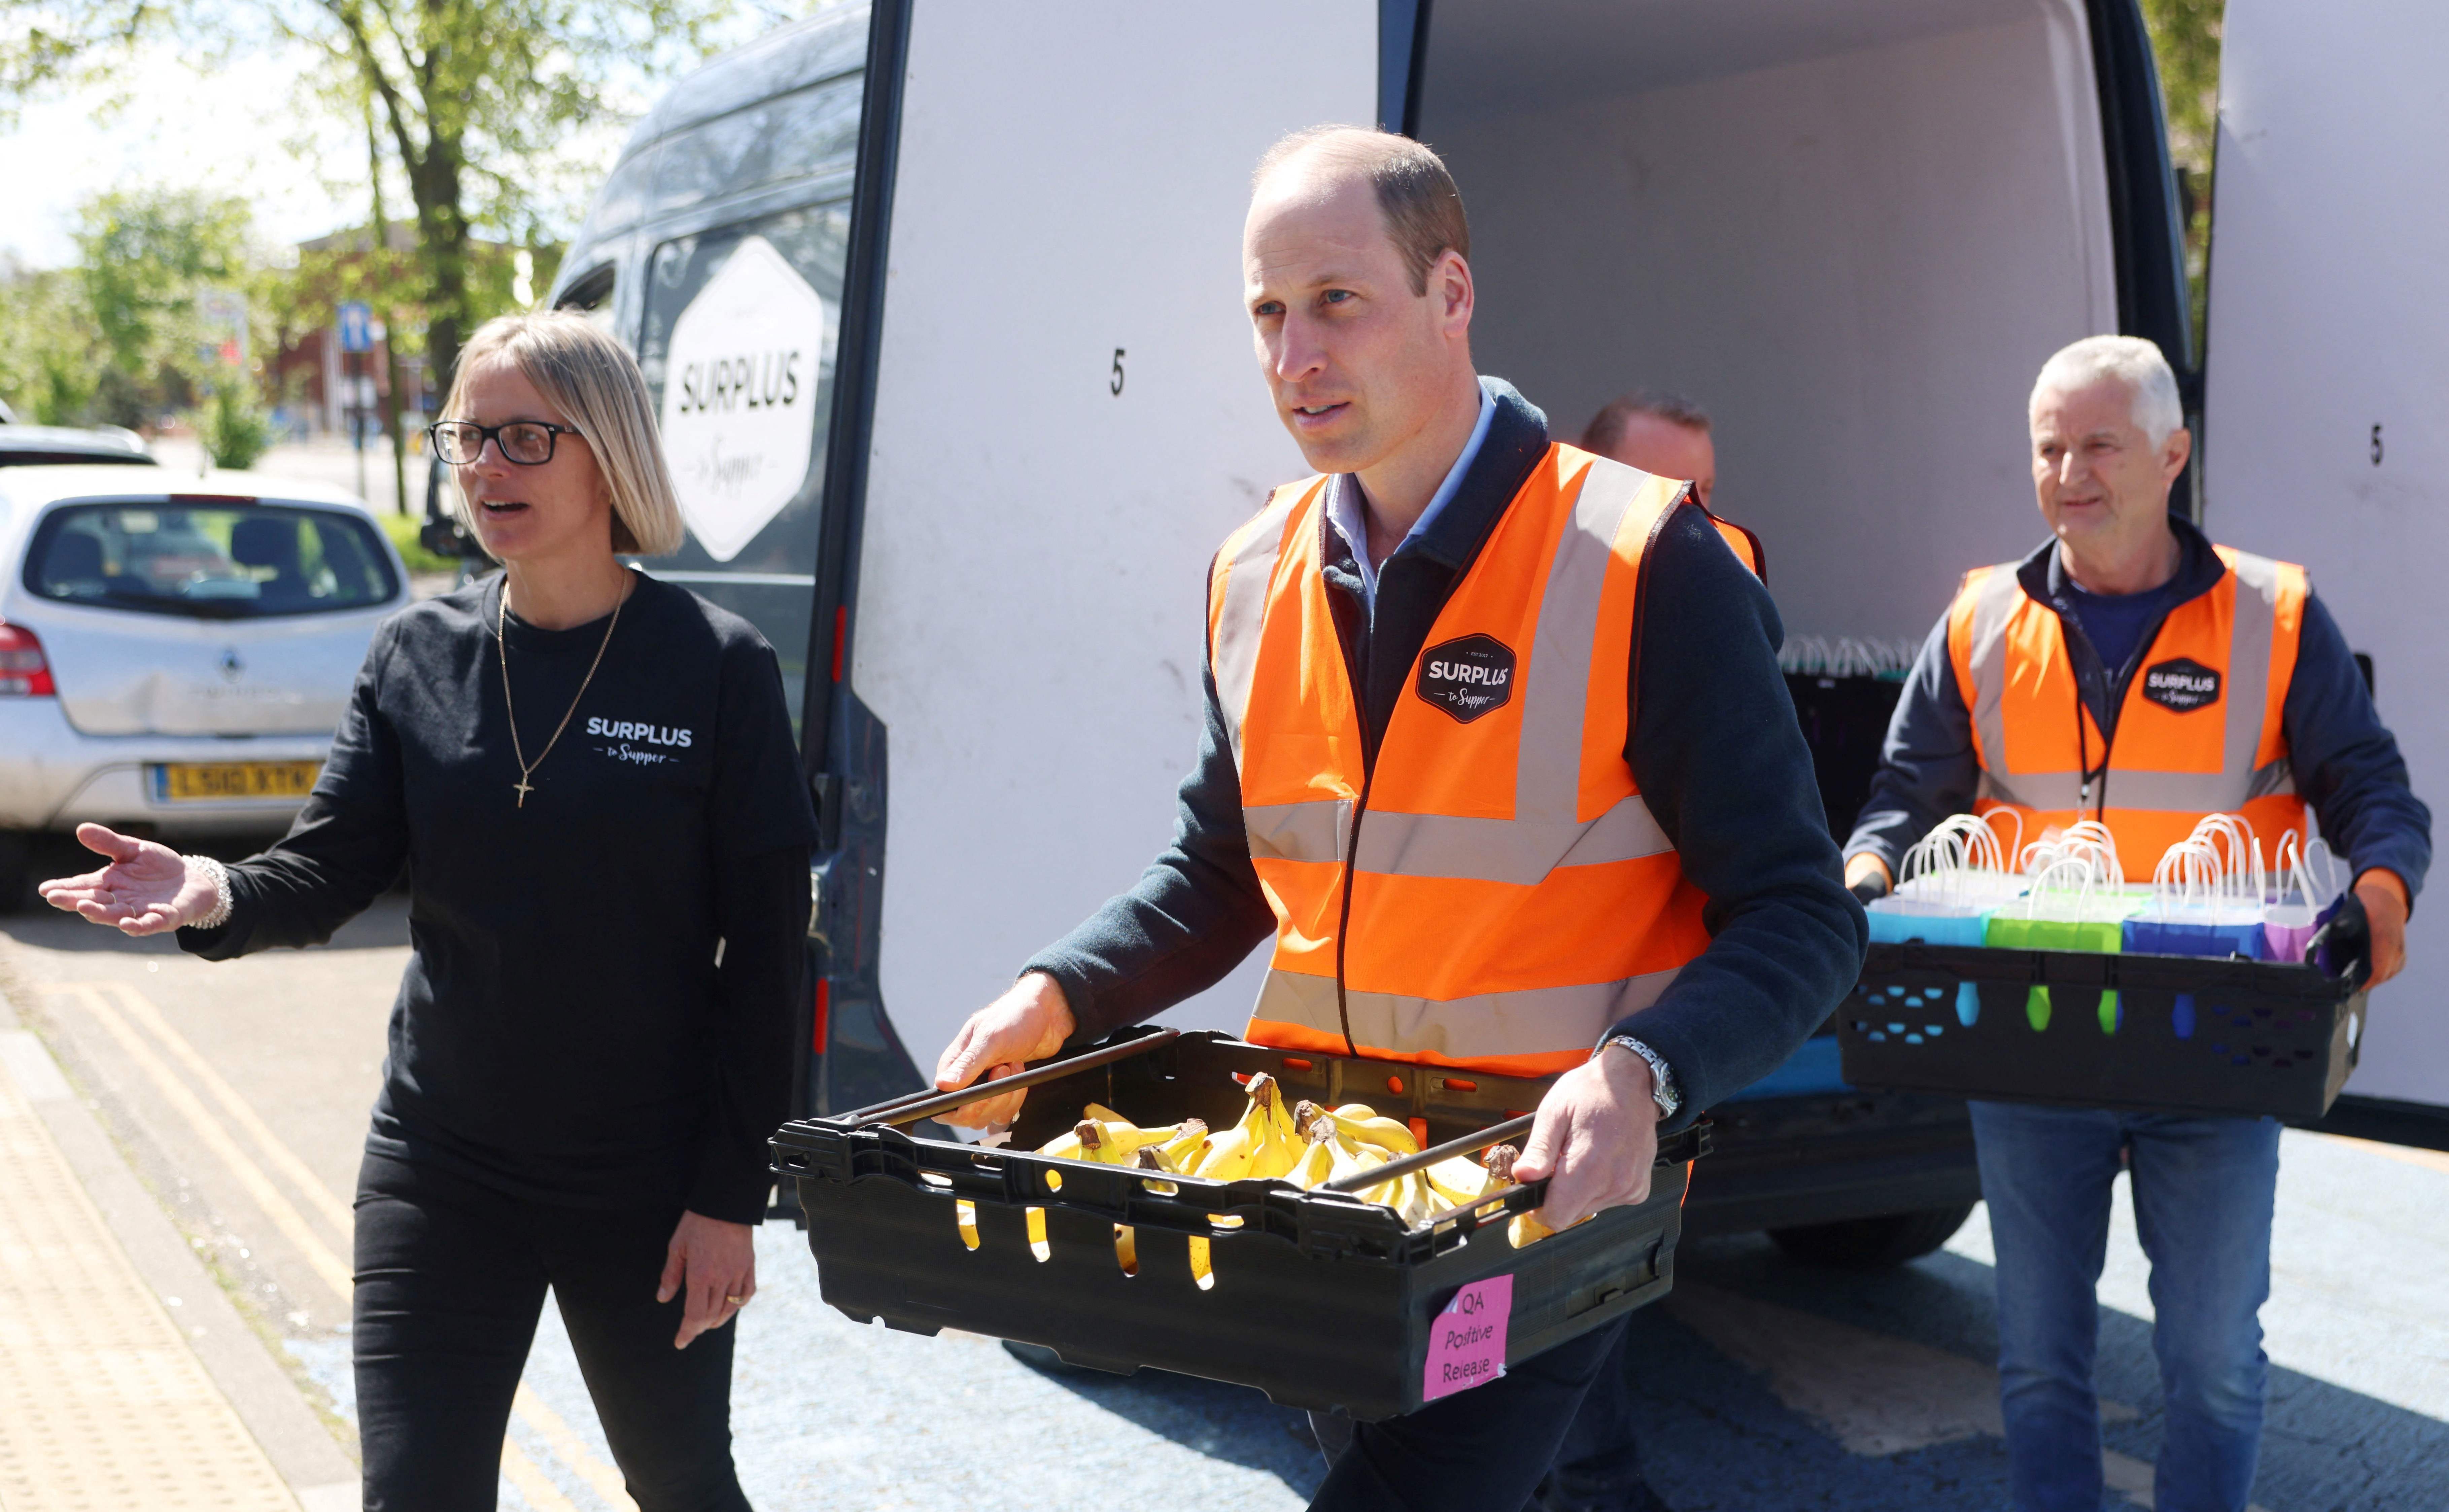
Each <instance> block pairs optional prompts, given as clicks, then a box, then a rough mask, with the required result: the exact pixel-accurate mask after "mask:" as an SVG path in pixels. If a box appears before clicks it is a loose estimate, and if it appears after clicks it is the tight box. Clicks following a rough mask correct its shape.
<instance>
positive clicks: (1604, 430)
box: [1582, 389, 1718, 507]
mask: <svg viewBox="0 0 2449 1512" xmlns="http://www.w3.org/2000/svg"><path fill="white" fill-rule="evenodd" d="M1582 450H1585V451H1595V452H1597V453H1598V454H1599V455H1600V456H1603V457H1608V458H1611V459H1613V460H1614V461H1617V462H1621V463H1623V464H1624V465H1625V466H1627V467H1629V468H1639V469H1641V470H1642V471H1644V472H1648V473H1653V474H1655V475H1656V476H1658V477H1662V478H1689V479H1690V480H1691V481H1692V491H1693V492H1694V493H1695V494H1698V495H1699V496H1700V500H1701V503H1702V505H1703V506H1704V507H1707V505H1708V503H1709V495H1710V493H1711V492H1712V491H1713V490H1714V489H1715V488H1717V486H1718V449H1717V448H1716V447H1715V446H1713V445H1712V444H1711V443H1710V440H1709V416H1708V414H1707V412H1706V411H1703V410H1702V408H1701V407H1700V406H1699V405H1697V404H1694V403H1693V402H1692V401H1691V400H1689V399H1687V398H1683V397H1681V396H1680V395H1677V394H1672V393H1653V392H1649V390H1646V389H1642V390H1636V391H1634V392H1631V393H1628V394H1626V395H1625V396H1624V397H1622V398H1620V399H1610V400H1609V401H1608V402H1607V404H1606V405H1605V406H1604V407H1603V408H1601V409H1600V411H1599V412H1598V413H1597V414H1594V415H1592V416H1591V423H1590V427H1589V429H1587V430H1585V431H1583V432H1582Z"/></svg>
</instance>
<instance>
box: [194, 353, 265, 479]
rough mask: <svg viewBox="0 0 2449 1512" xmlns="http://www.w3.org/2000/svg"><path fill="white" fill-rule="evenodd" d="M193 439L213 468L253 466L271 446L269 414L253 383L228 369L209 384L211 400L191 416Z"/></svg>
mask: <svg viewBox="0 0 2449 1512" xmlns="http://www.w3.org/2000/svg"><path fill="white" fill-rule="evenodd" d="M195 423H196V439H197V440H198V441H199V442H201V443H202V445H203V449H204V452H205V454H206V455H207V456H210V457H211V458H212V459H213V466H214V467H217V468H234V469H245V468H251V467H254V466H255V464H256V461H257V459H258V458H260V457H261V456H262V455H263V454H264V452H266V451H267V450H271V447H272V416H271V414H270V413H269V412H268V411H265V409H264V408H263V402H262V401H261V400H260V399H259V398H257V397H256V394H255V385H254V384H252V383H250V382H248V381H247V380H246V379H245V378H244V377H243V376H241V374H238V373H231V374H229V375H228V376H227V377H226V378H224V379H223V380H222V382H220V383H217V384H215V385H214V386H213V395H212V402H211V403H209V404H207V405H205V406H204V408H203V410H202V412H200V413H199V414H197V416H196V417H195Z"/></svg>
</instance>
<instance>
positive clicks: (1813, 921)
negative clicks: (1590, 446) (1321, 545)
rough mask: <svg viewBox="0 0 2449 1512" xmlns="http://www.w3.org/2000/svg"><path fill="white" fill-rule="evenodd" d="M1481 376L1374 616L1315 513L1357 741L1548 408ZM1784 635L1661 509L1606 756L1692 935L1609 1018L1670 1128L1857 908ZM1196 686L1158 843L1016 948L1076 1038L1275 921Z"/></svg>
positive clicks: (1776, 1028) (1128, 1012)
mask: <svg viewBox="0 0 2449 1512" xmlns="http://www.w3.org/2000/svg"><path fill="white" fill-rule="evenodd" d="M1490 386H1491V387H1492V388H1493V389H1494V391H1495V393H1496V413H1495V415H1494V419H1493V420H1492V422H1491V424H1490V427H1489V433H1488V438H1487V440H1486V441H1485V442H1483V443H1482V444H1481V446H1480V450H1479V453H1478V455H1477V456H1475V458H1473V460H1472V464H1471V466H1470V468H1468V469H1466V470H1465V471H1464V474H1463V479H1462V485H1461V487H1460V488H1459V489H1458V490H1457V491H1456V494H1455V496H1454V498H1453V499H1451V500H1450V501H1448V503H1447V505H1446V507H1445V508H1444V509H1442V510H1440V511H1439V512H1438V514H1437V516H1436V518H1435V519H1433V520H1432V521H1430V523H1429V526H1428V528H1426V529H1425V530H1423V531H1421V532H1420V533H1419V534H1418V535H1417V536H1415V537H1413V538H1411V539H1409V540H1407V541H1405V542H1404V543H1403V544H1402V545H1400V546H1398V547H1397V548H1396V551H1395V553H1394V555H1392V556H1390V557H1388V558H1387V559H1386V562H1385V564H1384V565H1383V566H1381V567H1380V568H1379V574H1378V601H1377V609H1376V620H1375V622H1374V623H1373V622H1372V621H1371V612H1370V609H1369V608H1368V606H1367V604H1366V603H1365V602H1364V601H1363V599H1362V597H1361V592H1360V577H1359V566H1358V565H1357V564H1356V563H1355V562H1353V561H1352V559H1351V556H1350V553H1349V550H1348V548H1345V547H1344V545H1343V543H1342V542H1341V540H1340V536H1339V535H1338V534H1337V533H1336V532H1333V531H1330V532H1328V535H1327V540H1328V543H1329V547H1330V554H1332V553H1333V552H1334V551H1335V550H1337V549H1343V552H1344V554H1343V557H1342V559H1341V560H1340V561H1338V562H1335V563H1333V564H1331V565H1329V566H1328V567H1327V569H1326V580H1327V584H1328V585H1329V586H1330V587H1332V588H1334V589H1336V590H1339V591H1337V592H1335V593H1333V594H1332V595H1330V597H1329V603H1331V604H1333V606H1334V608H1335V613H1336V623H1337V628H1338V629H1339V631H1340V633H1341V634H1342V636H1343V639H1344V653H1345V662H1346V665H1347V666H1350V667H1354V668H1357V669H1359V691H1360V703H1361V708H1362V718H1363V722H1364V729H1363V736H1364V742H1365V751H1366V754H1367V756H1368V758H1369V759H1372V760H1374V759H1375V756H1376V752H1377V747H1378V741H1379V737H1380V736H1382V734H1383V733H1384V731H1385V729H1386V724H1387V721H1388V720H1389V719H1390V718H1393V715H1394V709H1395V702H1396V699H1398V698H1400V697H1402V695H1403V691H1404V690H1405V689H1406V688H1408V687H1409V686H1411V684H1412V667H1413V663H1414V662H1415V661H1417V660H1418V657H1419V653H1420V648H1421V646H1422V644H1423V643H1424V642H1425V641H1426V640H1427V639H1428V634H1429V629H1430V627H1431V625H1432V624H1434V623H1435V622H1436V620H1437V614H1438V612H1439V611H1440V610H1442V609H1443V608H1444V607H1445V603H1446V600H1447V599H1448V597H1450V596H1451V595H1452V593H1453V591H1454V588H1455V585H1456V584H1457V583H1458V582H1459V581H1461V578H1462V575H1463V573H1464V572H1466V571H1467V570H1468V569H1469V568H1470V565H1471V564H1472V561H1473V560H1474V559H1475V557H1476V556H1477V555H1478V554H1479V549H1480V547H1481V545H1483V544H1484V543H1485V542H1486V541H1487V539H1488V537H1489V534H1490V532H1491V531H1492V530H1494V528H1495V526H1496V522H1497V520H1498V519H1499V518H1501V517H1502V516H1503V514H1504V512H1505V510H1506V508H1507V507H1508V506H1509V505H1510V504H1511V503H1512V502H1513V499H1514V494H1515V493H1516V492H1517V491H1519V489H1520V488H1521V487H1522V484H1523V481H1524V480H1525V479H1526V478H1528V477H1529V476H1530V474H1531V469H1533V466H1535V465H1536V464H1537V462H1538V461H1539V459H1540V457H1541V456H1542V455H1544V454H1545V453H1546V450H1547V447H1548V422H1547V417H1546V416H1545V415H1543V414H1541V413H1540V412H1539V411H1537V410H1536V409H1534V408H1533V407H1532V406H1531V405H1530V404H1529V403H1528V402H1527V401H1525V400H1524V399H1523V398H1522V396H1521V395H1520V394H1518V393H1516V392H1514V390H1513V389H1512V388H1510V387H1508V386H1506V385H1505V384H1502V383H1497V382H1494V381H1492V382H1491V385H1490ZM1199 602H1200V603H1202V604H1203V605H1204V604H1205V602H1206V600H1205V594H1204V593H1203V594H1202V595H1201V598H1200V601H1199ZM1783 639H1784V627H1783V626H1782V625H1781V624H1780V622H1779V620H1778V616H1777V608H1776V606H1775V605H1774V604H1773V603H1771V602H1770V601H1769V596H1768V593H1767V591H1766V590H1765V589H1764V588H1763V587H1762V585H1761V584H1760V582H1759V581H1758V580H1757V579H1755V578H1754V577H1753V576H1752V575H1751V573H1750V572H1748V571H1747V570H1745V567H1744V565H1743V564H1742V563H1740V562H1738V561H1737V560H1736V559H1735V556H1734V553H1733V552H1731V551H1729V550H1727V549H1726V543H1725V541H1724V540H1722V539H1721V538H1720V537H1719V535H1718V533H1717V530H1716V528H1715V527H1714V526H1712V525H1711V524H1710V523H1709V521H1708V519H1707V517H1706V516H1704V515H1703V514H1702V512H1701V511H1700V510H1699V509H1697V508H1682V509H1678V510H1677V511H1676V512H1675V516H1674V518H1672V519H1671V520H1670V521H1669V522H1668V524H1667V526H1665V528H1664V529H1663V531H1662V532H1661V533H1660V535H1659V537H1658V539H1657V541H1656V542H1655V543H1654V544H1653V545H1652V547H1651V549H1650V552H1649V556H1648V557H1647V559H1646V562H1645V566H1644V572H1643V586H1642V595H1641V600H1640V609H1639V616H1638V622H1636V623H1635V625H1634V627H1633V648H1634V654H1633V659H1632V679H1631V687H1630V688H1629V689H1628V690H1627V695H1628V697H1629V698H1630V699H1631V700H1632V706H1633V710H1634V718H1633V722H1632V729H1631V733H1630V735H1629V737H1628V738H1627V740H1626V742H1625V759H1626V760H1627V761H1629V763H1631V766H1632V771H1633V777H1634V780H1635V781H1637V782H1638V783H1639V784H1640V785H1641V794H1642V797H1643V799H1644V800H1645V801H1646V802H1647V803H1648V804H1649V809H1650V812H1651V813H1653V814H1655V815H1656V816H1657V819H1658V822H1659V825H1660V827H1661V828H1663V829H1664V830H1665V831H1666V833H1667V836H1668V839H1670V840H1672V841H1673V842H1674V843H1675V847H1676V850H1677V851H1678V852H1680V854H1681V856H1682V860H1683V866H1684V871H1685V874H1686V875H1687V876H1688V877H1690V878H1691V879H1692V883H1693V885H1694V886H1696V887H1698V888H1699V889H1700V890H1702V891H1703V892H1705V893H1707V895H1708V899H1709V903H1708V908H1707V913H1706V915H1705V918H1706V920H1707V925H1708V928H1709V930H1710V934H1711V939H1710V942H1709V947H1708V948H1707V950H1706V951H1704V952H1703V953H1702V955H1701V956H1700V958H1699V959H1698V960H1695V961H1693V962H1692V963H1691V964H1690V965H1688V966H1687V967H1685V968H1684V969H1683V971H1682V972H1681V973H1680V974H1678V976H1677V977H1676V979H1675V981H1674V983H1673V984H1672V985H1671V986H1668V989H1667V991H1666V993H1665V994H1664V995H1663V996H1661V997H1660V998H1659V1000H1658V1002H1657V1003H1655V1004H1653V1005H1650V1006H1649V1007H1648V1008H1645V1009H1643V1010H1641V1011H1640V1012H1639V1013H1637V1014H1635V1015H1633V1016H1632V1017H1631V1018H1629V1019H1627V1020H1626V1021H1625V1022H1624V1023H1623V1024H1620V1025H1618V1028H1619V1029H1620V1030H1621V1032H1623V1033H1627V1034H1631V1035H1636V1036H1638V1037H1639V1038H1640V1039H1641V1040H1642V1042H1643V1043H1646V1044H1648V1045H1649V1047H1650V1048H1651V1049H1653V1050H1656V1051H1657V1052H1658V1054H1659V1056H1660V1057H1661V1058H1662V1059H1664V1060H1665V1061H1666V1062H1667V1063H1668V1066H1669V1067H1670V1068H1671V1069H1672V1071H1673V1072H1674V1076H1675V1081H1676V1085H1677V1087H1678V1088H1679V1089H1680V1090H1681V1091H1682V1093H1683V1095H1684V1107H1683V1110H1682V1111H1681V1113H1680V1114H1679V1115H1678V1117H1677V1118H1676V1120H1674V1121H1673V1122H1671V1123H1669V1124H1668V1125H1667V1127H1668V1128H1669V1129H1672V1128H1675V1127H1680V1126H1681V1125H1682V1124H1684V1123H1686V1122H1688V1121H1689V1120H1691V1119H1692V1118H1693V1117H1694V1116H1695V1115H1697V1114H1698V1113H1699V1112H1700V1111H1701V1110H1702V1109H1704V1108H1707V1107H1708V1106H1709V1105H1710V1104H1712V1103H1714V1102H1717V1101H1721V1100H1723V1099H1725V1098H1726V1097H1728V1096H1729V1095H1731V1094H1733V1093H1735V1092H1738V1091H1740V1090H1742V1089H1743V1088H1744V1087H1745V1086H1748V1085H1749V1084H1751V1083H1752V1082H1754V1081H1758V1080H1760V1079H1761V1078H1762V1077H1764V1076H1765V1075H1767V1074H1768V1073H1769V1072H1770V1071H1772V1070H1774V1069H1776V1067H1777V1066H1778V1065H1779V1063H1780V1062H1784V1060H1785V1058H1786V1057H1787V1056H1788V1055H1790V1054H1792V1053H1793V1051H1794V1049H1795V1047H1796V1046H1797V1045H1799V1044H1801V1043H1803V1040H1804V1039H1805V1038H1806V1037H1807V1036H1809V1034H1810V1033H1811V1031H1812V1030H1813V1029H1815V1028H1817V1027H1819V1025H1820V1024H1821V1023H1822V1020H1824V1019H1825V1018H1826V1017H1827V1016H1828V1014H1829V1012H1830V1011H1831V1010H1832V1009H1833V1008H1834V1007H1835V1006H1836V1005H1837V1002H1838V1000H1839V999H1840V998H1842V997H1843V996H1844V994H1845V993H1846V992H1847V991H1848V990H1849V989H1850V988H1851V987H1852V986H1853V985H1854V982H1855V979H1856V977H1857V975H1858V974H1859V973H1860V971H1861V964H1862V952H1863V948H1864V946H1865V942H1866V941H1867V939H1868V935H1867V930H1866V926H1865V923H1864V920H1863V916H1862V909H1861V905H1859V904H1857V903H1856V902H1855V901H1854V899H1853V898H1852V897H1851V896H1850V895H1849V894H1848V893H1847V892H1846V891H1845V889H1844V887H1843V885H1842V881H1841V880H1840V877H1839V870H1838V860H1837V846H1836V843H1835V841H1834V840H1832V839H1831V838H1830V836H1829V833H1828V819H1827V813H1826V811H1825V809H1823V808H1822V804H1821V801H1820V789H1819V785H1818V782H1817V780H1816V779H1815V778H1814V776H1813V775H1812V767H1811V753H1810V751H1809V749H1808V748H1807V747H1806V746H1805V745H1804V744H1803V732H1802V730H1801V728H1800V727H1799V726H1798V725H1797V724H1796V722H1795V718H1794V705H1793V702H1792V700H1791V699H1789V698H1788V696H1787V694H1786V689H1785V679H1784V676H1783V675H1782V674H1781V673H1780V672H1779V671H1778V665H1777V647H1778V642H1779V641H1781V640H1783ZM1206 693H1207V721H1206V731H1205V734H1204V735H1203V736H1202V737H1201V741H1200V751H1199V765H1198V767H1197V768H1196V769H1195V770H1194V771H1193V772H1192V773H1191V774H1190V775H1189V776H1188V777H1187V778H1186V779H1185V780H1184V782H1183V784H1182V790H1181V795H1180V808H1179V811H1178V813H1177V816H1176V818H1175V821H1174V838H1173V844H1172V845H1171V846H1170V847H1169V848H1167V851H1166V852H1164V853H1163V854H1162V855H1159V856H1158V857H1157V859H1156V861H1155V863H1154V864H1153V865H1151V866H1150V867H1149V868H1148V869H1147V872H1146V873H1145V874H1143V875H1142V876H1141V878H1140V881H1139V885H1138V886H1137V887H1135V888H1133V889H1132V890H1130V891H1129V892H1127V893H1125V894H1123V895H1122V896H1120V897H1117V898H1115V899H1113V900H1111V901H1110V902H1109V903H1108V904H1107V905H1106V906H1105V907H1104V908H1103V909H1100V910H1098V912H1097V913H1096V914H1094V915H1093V916H1091V917H1090V919H1089V920H1088V921H1087V922H1086V923H1084V924H1082V925H1081V926H1080V927H1079V928H1076V929H1074V930H1072V931H1071V933H1070V934H1069V935H1068V936H1066V937H1065V938H1064V939H1063V940H1061V941H1060V942H1058V943H1057V944H1055V945H1053V946H1051V947H1048V948H1047V949H1046V950H1044V951H1043V952H1041V953H1040V954H1039V955H1038V956H1037V957H1036V958H1035V959H1033V960H1032V961H1031V962H1030V963H1029V965H1028V966H1027V967H1024V968H1023V969H1024V970H1030V971H1044V972H1046V973H1047V974H1048V975H1050V976H1051V977H1053V978H1054V979H1055V981H1056V982H1058V983H1060V984H1061V985H1062V987H1063V990H1064V994H1065V996H1066V997H1067V998H1068V999H1069V1000H1070V1005H1071V1011H1072V1014H1073V1016H1074V1017H1076V1018H1077V1019H1078V1020H1079V1024H1080V1027H1079V1031H1078V1034H1077V1036H1076V1038H1077V1039H1079V1040H1083V1041H1085V1040H1090V1039H1094V1038H1096V1037H1098V1036H1100V1035H1103V1034H1106V1033H1108V1032H1109V1031H1111V1030H1113V1029H1115V1028H1117V1027H1120V1026H1121V1025H1123V1024H1133V1023H1137V1022H1139V1021H1140V1020H1142V1019H1146V1018H1148V1017H1150V1016H1151V1015H1153V1014H1156V1013H1160V1012H1162V1011H1164V1010H1165V1009H1166V1008H1167V1007H1169V1006H1171V1005H1174V1004H1176V1003H1179V1002H1181V1001H1182V1000H1183V999H1185V998H1187V997H1189V996H1191V995H1192V994H1194V993H1197V992H1200V991H1203V990H1205V988H1207V987H1209V986H1213V985H1215V983H1216V982H1218V981H1219V980H1221V979H1222V978H1223V977H1224V976H1225V973H1226V972H1228V971H1230V970H1231V969H1232V968H1233V967H1235V966H1236V965H1238V964H1239V963H1240V962H1241V961H1242V959H1243V958H1244V956H1247V955H1248V954H1249V953H1250V951H1251V950H1252V949H1253V948H1254V947H1257V946H1258V945H1259V944H1260V943H1261V942H1262V941H1263V940H1265V939H1267V938H1268V937H1269V936H1270V935H1271V934H1273V933H1274V930H1275V914H1274V912H1273V911H1272V910H1271V909H1269V908H1268V907H1267V902H1266V899H1265V897H1264V896H1263V894H1262V893H1261V892H1260V890H1259V879H1258V874H1257V872H1256V871H1254V870H1253V869H1252V868H1251V865H1250V852H1249V843H1248V838H1247V835H1246V833H1245V832H1244V827H1243V821H1242V783H1241V775H1240V774H1239V773H1238V772H1237V771H1236V770H1235V768H1234V765H1233V756H1232V747H1231V745H1230V743H1229V742H1228V741H1227V739H1226V737H1225V725H1224V716H1223V712H1222V709H1221V708H1220V706H1219V704H1218V702H1217V697H1216V679H1215V674H1214V670H1213V669H1212V668H1210V669H1209V671H1208V675H1207V678H1206Z"/></svg>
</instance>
